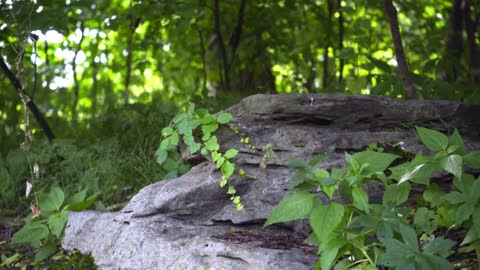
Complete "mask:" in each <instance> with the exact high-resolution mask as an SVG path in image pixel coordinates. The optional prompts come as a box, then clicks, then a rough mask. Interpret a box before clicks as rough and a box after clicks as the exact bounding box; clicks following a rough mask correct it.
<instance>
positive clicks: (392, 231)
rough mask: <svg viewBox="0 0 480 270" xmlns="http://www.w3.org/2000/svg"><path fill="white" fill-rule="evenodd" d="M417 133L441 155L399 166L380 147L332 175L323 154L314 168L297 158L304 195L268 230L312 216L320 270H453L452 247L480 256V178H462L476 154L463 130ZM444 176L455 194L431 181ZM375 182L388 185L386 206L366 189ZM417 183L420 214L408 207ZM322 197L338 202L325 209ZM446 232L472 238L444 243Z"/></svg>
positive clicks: (286, 202) (283, 204)
mask: <svg viewBox="0 0 480 270" xmlns="http://www.w3.org/2000/svg"><path fill="white" fill-rule="evenodd" d="M416 130H417V133H418V136H419V138H420V140H421V141H422V142H423V143H424V144H425V146H426V147H427V148H429V149H430V150H432V151H435V152H436V153H434V154H433V155H431V156H424V155H423V154H422V153H418V154H417V155H416V156H415V157H413V159H411V160H405V162H404V163H402V164H398V165H395V166H392V164H393V162H394V161H395V160H396V159H398V158H399V156H398V155H395V154H390V153H386V152H381V151H383V150H384V149H383V148H380V147H378V145H377V146H373V147H369V149H367V150H365V151H362V152H358V153H355V154H353V155H349V154H348V153H346V154H345V157H346V161H347V168H333V169H332V170H331V172H328V171H326V170H323V169H319V168H317V166H316V164H317V163H318V162H320V161H322V160H324V159H325V157H324V156H320V157H314V158H312V160H310V161H309V162H308V163H307V162H304V161H301V160H292V161H291V162H290V166H291V167H293V168H294V169H295V172H296V173H295V175H294V177H293V179H292V183H293V185H294V187H296V188H297V189H299V191H295V192H292V193H290V194H288V195H287V196H286V197H285V198H283V199H282V200H281V201H280V203H279V204H278V205H277V206H276V207H275V208H274V209H273V211H272V213H271V215H270V217H269V218H268V219H267V221H266V222H265V226H268V225H271V224H274V223H279V222H287V221H293V220H297V219H302V218H307V219H308V221H309V223H310V227H311V228H312V231H313V232H312V233H311V235H310V236H309V237H308V239H307V240H306V241H307V242H310V243H312V244H315V245H317V246H318V254H319V255H320V259H319V261H318V263H317V266H316V269H331V268H333V267H335V269H357V268H355V267H356V266H358V267H360V266H361V267H360V268H361V269H376V267H377V266H384V267H389V268H390V267H391V268H393V269H453V268H452V265H451V263H450V262H449V261H448V260H447V259H446V257H447V256H448V255H450V254H451V253H452V251H453V249H454V250H455V251H456V252H460V253H461V252H471V251H476V252H477V253H478V252H480V245H479V243H480V230H479V229H478V228H480V211H479V210H478V209H480V177H479V178H477V179H475V178H474V177H473V176H472V175H469V174H466V173H463V161H464V159H465V158H466V157H469V158H471V160H470V161H469V164H474V165H475V164H477V163H478V162H479V161H478V160H475V158H474V157H475V156H476V152H474V154H472V153H466V151H465V146H464V143H463V139H462V138H461V136H460V134H459V133H458V131H457V130H455V131H454V133H453V134H452V136H450V137H448V136H446V135H444V134H442V133H440V132H437V131H434V130H430V129H426V128H422V127H416ZM374 150H376V151H374ZM465 163H466V162H465ZM440 171H445V172H447V173H450V174H451V175H452V176H453V178H454V181H453V183H452V186H451V191H449V192H444V191H441V190H440V189H439V188H438V186H437V185H436V184H435V183H430V181H429V179H430V177H431V176H432V174H433V173H436V172H440ZM420 176H421V178H419V177H420ZM369 182H376V183H377V184H381V185H383V187H384V193H383V199H382V201H381V203H373V202H370V201H369V197H368V194H367V191H366V189H365V188H366V186H365V185H364V184H367V183H369ZM414 184H416V185H418V184H420V185H423V187H424V191H423V194H422V195H423V202H422V203H421V204H420V205H418V206H417V207H416V208H415V207H412V203H411V202H409V201H411V199H412V196H411V191H412V185H414ZM317 193H318V194H317ZM318 196H325V197H328V198H329V199H330V200H331V202H330V203H329V204H324V203H322V201H320V200H319V197H318ZM445 230H458V232H459V233H460V234H461V233H462V232H463V233H465V232H466V234H464V236H463V241H461V243H460V246H459V245H458V243H456V242H455V241H452V240H450V239H445V238H444V237H443V235H442V233H443V232H444V231H445ZM460 247H461V248H460ZM351 267H353V268H351Z"/></svg>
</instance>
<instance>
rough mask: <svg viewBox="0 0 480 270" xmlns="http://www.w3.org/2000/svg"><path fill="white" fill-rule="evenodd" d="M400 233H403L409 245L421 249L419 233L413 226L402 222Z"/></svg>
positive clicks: (403, 237)
mask: <svg viewBox="0 0 480 270" xmlns="http://www.w3.org/2000/svg"><path fill="white" fill-rule="evenodd" d="M400 234H401V235H402V239H403V242H404V243H405V244H406V245H407V246H408V247H410V248H411V249H413V250H415V251H419V248H418V238H417V233H416V232H415V230H414V229H413V228H412V227H410V226H408V225H406V224H400Z"/></svg>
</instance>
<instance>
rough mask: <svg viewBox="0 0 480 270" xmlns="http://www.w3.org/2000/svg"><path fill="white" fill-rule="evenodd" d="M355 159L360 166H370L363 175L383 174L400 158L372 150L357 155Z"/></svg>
mask: <svg viewBox="0 0 480 270" xmlns="http://www.w3.org/2000/svg"><path fill="white" fill-rule="evenodd" d="M353 157H354V158H355V160H356V161H357V162H358V164H359V165H360V166H362V165H364V164H368V167H367V168H366V169H365V171H364V172H363V173H375V172H383V171H385V170H386V169H387V168H388V166H389V165H390V164H391V163H392V162H393V161H394V160H395V159H397V158H399V156H397V155H393V154H389V153H380V152H375V151H370V150H366V151H362V152H358V153H355V154H354V155H353Z"/></svg>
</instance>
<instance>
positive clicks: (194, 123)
mask: <svg viewBox="0 0 480 270" xmlns="http://www.w3.org/2000/svg"><path fill="white" fill-rule="evenodd" d="M199 125H200V121H199V120H190V119H187V120H184V121H182V122H180V123H178V124H177V129H178V133H180V134H191V133H192V130H194V129H195V128H197V127H198V126H199Z"/></svg>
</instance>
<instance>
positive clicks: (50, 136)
mask: <svg viewBox="0 0 480 270" xmlns="http://www.w3.org/2000/svg"><path fill="white" fill-rule="evenodd" d="M0 68H1V69H2V70H3V72H4V73H5V75H6V76H7V78H8V79H9V80H10V82H11V83H12V85H13V87H14V88H15V90H17V93H18V94H19V95H20V97H21V98H22V100H23V101H24V102H25V103H27V106H28V108H29V109H30V111H31V112H32V114H33V116H35V119H36V120H37V122H38V124H39V125H40V127H41V128H42V130H43V133H44V134H45V136H47V139H48V140H49V141H50V142H52V141H53V140H54V139H55V135H53V132H52V130H51V129H50V126H49V125H48V123H47V121H46V120H45V118H44V117H43V115H42V113H41V112H40V111H39V110H38V107H37V105H36V104H35V103H34V102H33V100H32V99H31V98H30V97H29V96H28V95H27V93H25V91H24V89H23V87H22V84H21V83H20V81H19V80H18V78H17V77H16V76H15V75H14V74H13V72H12V71H11V70H10V69H9V68H8V66H7V64H6V63H5V61H3V57H2V56H0Z"/></svg>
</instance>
